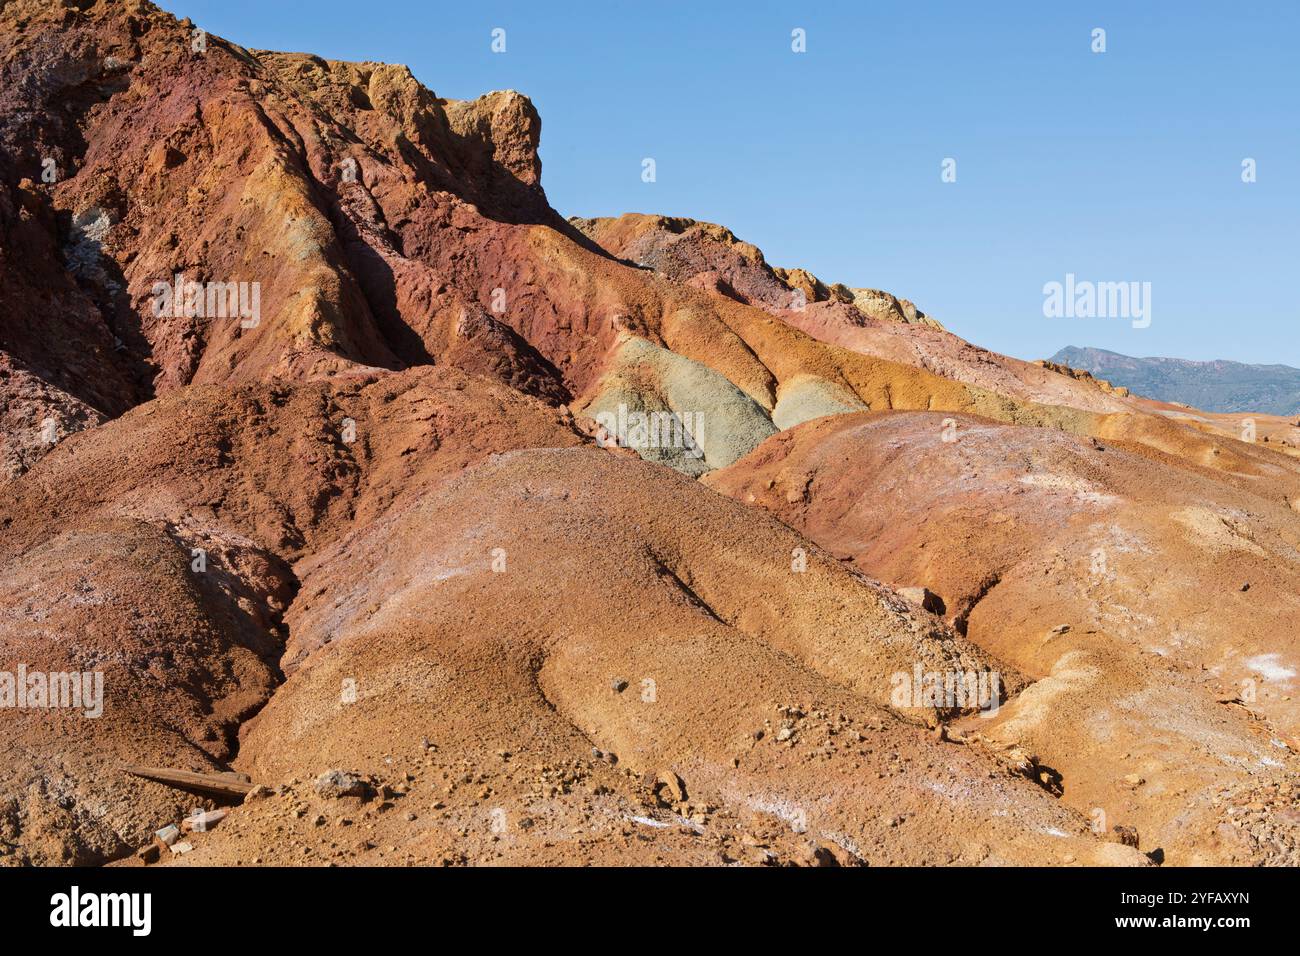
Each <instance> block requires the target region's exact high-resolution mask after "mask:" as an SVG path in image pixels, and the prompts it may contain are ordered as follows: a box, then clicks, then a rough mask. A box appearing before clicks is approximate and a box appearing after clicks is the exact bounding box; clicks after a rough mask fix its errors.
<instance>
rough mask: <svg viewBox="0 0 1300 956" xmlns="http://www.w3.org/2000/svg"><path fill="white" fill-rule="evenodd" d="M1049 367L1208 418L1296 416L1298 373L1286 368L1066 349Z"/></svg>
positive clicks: (1299, 387) (1298, 409) (1299, 397)
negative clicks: (1072, 371)
mask: <svg viewBox="0 0 1300 956" xmlns="http://www.w3.org/2000/svg"><path fill="white" fill-rule="evenodd" d="M1051 361H1053V362H1059V363H1061V364H1062V365H1068V366H1070V367H1071V368H1076V369H1082V370H1084V371H1087V372H1091V373H1092V374H1093V376H1094V377H1096V378H1104V379H1106V380H1107V381H1109V382H1110V383H1111V384H1112V385H1125V386H1127V387H1128V388H1129V390H1130V391H1132V392H1133V393H1134V394H1137V395H1143V396H1145V397H1147V398H1156V399H1159V400H1161V401H1165V402H1182V403H1184V404H1186V405H1194V406H1196V407H1197V408H1202V409H1204V410H1205V411H1207V412H1263V413H1266V414H1270V415H1295V414H1297V413H1300V369H1297V368H1292V367H1291V366H1289V365H1246V364H1244V363H1242V362H1225V361H1214V362H1193V361H1190V360H1188V359H1176V358H1132V357H1130V356H1128V355H1120V354H1119V353H1118V352H1107V351H1106V350H1105V349H1081V348H1076V347H1075V346H1073V345H1070V346H1066V347H1065V348H1063V349H1061V351H1059V352H1057V353H1056V354H1055V355H1053V356H1052V358H1051Z"/></svg>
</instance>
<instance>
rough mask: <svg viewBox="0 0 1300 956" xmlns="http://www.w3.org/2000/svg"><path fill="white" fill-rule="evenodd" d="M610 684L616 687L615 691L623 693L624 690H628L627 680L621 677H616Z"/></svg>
mask: <svg viewBox="0 0 1300 956" xmlns="http://www.w3.org/2000/svg"><path fill="white" fill-rule="evenodd" d="M609 686H610V687H612V688H614V693H616V694H621V693H623V691H625V690H627V681H625V680H624V679H623V678H621V677H615V678H614V679H613V680H612V681H610V682H609Z"/></svg>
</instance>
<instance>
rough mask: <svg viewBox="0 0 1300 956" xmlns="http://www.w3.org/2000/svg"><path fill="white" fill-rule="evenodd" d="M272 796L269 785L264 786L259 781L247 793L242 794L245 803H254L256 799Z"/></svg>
mask: <svg viewBox="0 0 1300 956" xmlns="http://www.w3.org/2000/svg"><path fill="white" fill-rule="evenodd" d="M270 796H274V794H273V793H272V791H271V788H270V787H264V786H262V785H261V784H260V783H259V784H258V785H257V786H256V787H254V788H253V789H252V790H250V791H248V793H246V794H244V802H245V803H256V802H257V801H258V800H265V799H266V798H267V797H270Z"/></svg>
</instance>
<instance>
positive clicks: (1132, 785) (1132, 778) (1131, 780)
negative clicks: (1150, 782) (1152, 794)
mask: <svg viewBox="0 0 1300 956" xmlns="http://www.w3.org/2000/svg"><path fill="white" fill-rule="evenodd" d="M1144 783H1146V778H1145V777H1142V776H1141V775H1140V774H1136V773H1130V774H1127V775H1125V777H1124V785H1125V786H1126V787H1128V788H1129V789H1130V790H1136V789H1137V788H1138V787H1140V786H1142V784H1144Z"/></svg>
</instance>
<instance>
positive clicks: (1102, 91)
mask: <svg viewBox="0 0 1300 956" xmlns="http://www.w3.org/2000/svg"><path fill="white" fill-rule="evenodd" d="M163 6H164V7H166V8H167V9H169V10H171V11H172V12H173V13H175V14H177V15H178V16H189V17H191V18H192V19H194V20H195V22H196V23H197V24H198V25H199V26H202V27H204V28H205V29H207V30H209V31H210V32H212V33H215V34H218V35H220V36H224V37H227V38H229V39H231V40H234V41H235V42H238V43H240V44H242V45H244V46H248V47H258V48H268V49H280V50H295V51H308V52H312V53H316V54H319V55H321V56H324V57H327V58H330V59H347V60H382V61H387V62H398V63H405V64H407V65H408V66H410V68H411V69H412V71H413V72H414V73H415V75H416V76H417V77H418V78H419V79H420V80H421V81H422V82H424V83H425V84H426V85H427V86H429V87H430V88H431V89H432V90H434V91H435V92H436V93H437V94H438V95H440V96H445V97H452V98H457V99H462V98H472V97H474V96H477V95H479V94H480V93H483V92H485V91H488V90H494V89H506V88H512V89H517V90H520V91H521V92H523V93H525V94H527V95H528V96H530V97H531V98H532V99H533V101H534V102H535V103H536V104H537V108H538V110H539V111H540V112H541V115H542V161H543V177H542V180H543V185H544V186H545V188H546V191H547V194H548V196H549V197H550V200H551V204H552V205H553V206H554V207H555V208H556V209H558V210H559V211H560V212H561V213H563V214H565V215H582V216H597V215H618V214H619V213H622V212H629V211H634V212H657V213H666V214H672V215H682V216H690V217H692V218H696V219H704V220H710V221H714V222H720V223H723V224H725V225H727V226H729V227H730V228H731V229H733V230H734V231H735V232H736V234H737V235H739V236H740V237H741V238H743V239H747V240H749V241H751V242H753V243H755V244H756V245H758V246H759V247H760V248H762V249H763V250H764V252H765V253H766V255H767V258H768V261H769V262H771V263H773V264H775V265H784V266H803V267H805V268H807V269H810V270H812V271H813V272H815V273H816V274H817V275H819V276H820V277H821V278H823V279H824V280H826V281H828V282H835V281H839V282H844V283H846V284H848V285H853V286H871V287H876V288H883V289H888V290H889V291H891V292H893V293H895V294H896V295H900V296H904V297H907V298H910V299H912V300H914V301H915V302H916V303H917V305H918V306H920V307H921V308H922V309H924V310H925V311H927V312H930V313H931V314H933V315H935V316H936V317H937V318H939V319H940V320H941V321H943V322H944V323H945V324H946V325H948V327H949V328H951V329H952V330H953V331H955V332H957V333H958V334H960V335H963V336H965V337H966V338H968V339H970V340H972V341H974V342H976V343H977V344H980V345H984V346H987V347H989V348H992V349H996V350H997V351H1001V352H1006V353H1009V354H1012V355H1017V356H1020V357H1023V358H1037V357H1043V356H1047V355H1050V354H1052V353H1053V352H1055V351H1056V350H1057V349H1058V348H1060V347H1061V346H1063V345H1071V344H1072V345H1092V346H1097V347H1100V348H1109V349H1113V350H1115V351H1119V352H1125V353H1128V354H1133V355H1174V356H1179V357H1184V358H1194V359H1210V358H1229V359H1236V360H1239V361H1246V362H1284V363H1287V364H1291V365H1296V366H1300V294H1298V293H1297V287H1296V285H1297V277H1298V276H1300V3H1297V2H1295V0H1272V2H1270V0H1262V2H1253V3H1243V2H1229V0H1222V2H1217V3H1210V2H1201V0H1190V2H1177V3H1175V2H1172V0H1170V2H1163V0H1149V2H1140V3H1139V2H1132V0H1130V2H1115V3H1082V2H1080V3H1071V2H1065V0H1035V2H1023V3H1012V2H1007V3H976V2H968V0H949V2H925V0H910V2H902V0H900V2H864V0H860V2H856V3H854V2H844V3H837V2H817V3H803V4H795V3H773V2H763V0H747V2H726V3H710V2H698V0H697V2H692V3H674V2H670V0H664V2H655V3H644V2H626V0H600V2H587V0H564V2H557V3H548V2H545V0H533V2H510V3H506V2H491V0H458V2H454V3H441V2H433V3H429V2H419V0H366V2H357V0H347V2H343V0H314V2H311V3H302V4H299V3H292V4H291V3H283V4H281V3H274V4H273V3H267V2H265V0H260V2H253V0H163ZM494 27H502V28H504V29H505V30H506V53H504V54H494V53H492V52H491V49H490V43H491V37H490V33H491V30H492V29H493V28H494ZM795 27H802V28H803V29H805V30H806V31H807V52H806V53H803V54H795V53H793V52H791V49H790V32H791V30H792V29H794V28H795ZM1094 27H1102V28H1104V29H1105V30H1106V45H1107V51H1106V52H1105V53H1102V54H1095V53H1093V52H1092V51H1091V49H1090V46H1091V31H1092V30H1093V28H1094ZM647 156H648V157H653V158H654V159H655V160H656V163H657V171H658V181H657V182H655V183H653V184H647V183H644V182H642V181H641V160H642V158H643V157H647ZM945 157H953V158H955V159H956V160H957V182H956V183H943V182H941V181H940V164H941V162H942V160H943V159H944V158H945ZM1245 157H1252V158H1254V159H1255V160H1256V161H1257V164H1258V181H1257V182H1256V183H1254V184H1251V185H1246V184H1243V183H1242V181H1241V162H1242V159H1243V158H1245ZM1067 272H1073V273H1075V274H1076V275H1077V276H1078V277H1079V278H1080V279H1090V280H1095V281H1127V280H1136V281H1149V282H1150V283H1151V284H1152V295H1151V297H1152V302H1151V306H1152V309H1151V314H1152V322H1151V325H1150V327H1149V328H1145V329H1135V328H1132V324H1131V323H1130V322H1129V321H1126V320H1124V319H1080V318H1058V319H1048V318H1045V317H1044V315H1043V292H1042V289H1043V285H1044V283H1046V282H1050V281H1053V280H1056V281H1064V277H1065V274H1066V273H1067Z"/></svg>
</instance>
